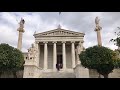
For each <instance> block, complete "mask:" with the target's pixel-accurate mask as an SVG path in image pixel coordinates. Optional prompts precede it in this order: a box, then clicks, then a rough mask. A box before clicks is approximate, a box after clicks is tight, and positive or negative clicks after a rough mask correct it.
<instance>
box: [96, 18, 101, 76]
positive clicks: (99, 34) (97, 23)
mask: <svg viewBox="0 0 120 90" xmlns="http://www.w3.org/2000/svg"><path fill="white" fill-rule="evenodd" d="M99 21H100V19H99V18H98V17H96V18H95V24H96V28H95V31H96V32H97V41H98V46H102V41H101V33H100V30H101V29H102V27H101V26H100V25H99ZM99 77H101V75H100V74H99Z"/></svg>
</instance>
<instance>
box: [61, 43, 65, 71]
mask: <svg viewBox="0 0 120 90" xmlns="http://www.w3.org/2000/svg"><path fill="white" fill-rule="evenodd" d="M65 43H66V42H62V54H63V69H64V70H65V69H66V48H65Z"/></svg>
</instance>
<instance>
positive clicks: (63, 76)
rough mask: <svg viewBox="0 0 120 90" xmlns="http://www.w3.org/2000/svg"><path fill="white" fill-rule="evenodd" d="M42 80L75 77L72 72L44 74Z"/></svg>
mask: <svg viewBox="0 0 120 90" xmlns="http://www.w3.org/2000/svg"><path fill="white" fill-rule="evenodd" d="M42 78H75V75H74V73H72V72H71V73H70V72H44V73H43V74H42Z"/></svg>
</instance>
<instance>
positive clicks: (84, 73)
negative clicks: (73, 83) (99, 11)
mask: <svg viewBox="0 0 120 90" xmlns="http://www.w3.org/2000/svg"><path fill="white" fill-rule="evenodd" d="M74 73H75V76H76V78H89V70H88V69H87V68H84V67H83V66H82V65H81V64H78V65H76V67H75V68H74Z"/></svg>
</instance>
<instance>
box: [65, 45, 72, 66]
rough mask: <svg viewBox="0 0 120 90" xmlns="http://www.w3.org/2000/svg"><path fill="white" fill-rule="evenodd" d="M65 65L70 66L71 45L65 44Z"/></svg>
mask: <svg viewBox="0 0 120 90" xmlns="http://www.w3.org/2000/svg"><path fill="white" fill-rule="evenodd" d="M66 67H67V68H72V56H71V45H66Z"/></svg>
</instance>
